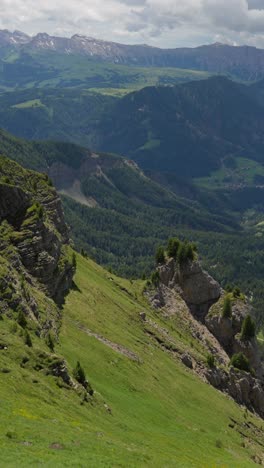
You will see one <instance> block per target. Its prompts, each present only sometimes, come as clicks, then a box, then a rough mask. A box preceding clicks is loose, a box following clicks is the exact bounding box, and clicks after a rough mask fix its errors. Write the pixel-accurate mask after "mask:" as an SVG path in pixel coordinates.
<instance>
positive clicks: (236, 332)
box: [150, 258, 264, 418]
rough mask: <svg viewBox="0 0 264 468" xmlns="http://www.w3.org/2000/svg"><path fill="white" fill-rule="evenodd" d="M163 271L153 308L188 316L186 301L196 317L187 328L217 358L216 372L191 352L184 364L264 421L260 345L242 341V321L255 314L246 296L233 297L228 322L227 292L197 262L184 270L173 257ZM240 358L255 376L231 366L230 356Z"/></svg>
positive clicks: (263, 371) (213, 365)
mask: <svg viewBox="0 0 264 468" xmlns="http://www.w3.org/2000/svg"><path fill="white" fill-rule="evenodd" d="M158 272H159V278H160V283H159V286H158V288H157V289H156V290H155V293H154V294H153V295H152V297H151V298H150V299H151V302H152V305H153V306H154V307H155V308H161V309H162V310H163V313H164V314H166V315H169V316H171V315H172V314H177V313H180V314H183V312H184V310H185V309H184V306H183V304H182V302H183V301H184V303H185V307H186V306H187V307H188V310H189V313H190V314H191V315H192V317H193V319H190V318H188V325H187V326H188V327H191V328H192V330H193V331H192V336H193V337H195V338H196V339H197V340H199V342H200V345H202V346H203V347H204V349H205V352H206V353H207V355H208V351H209V354H210V355H211V356H212V360H211V363H210V366H211V367H210V366H208V365H207V366H206V365H205V363H204V362H202V361H199V360H198V361H197V357H196V356H192V355H191V353H190V354H189V353H186V352H185V353H184V354H182V355H181V356H180V359H181V362H182V363H183V364H184V365H185V366H186V367H188V368H190V369H193V370H194V372H196V373H197V374H198V375H199V376H200V377H202V378H203V379H206V380H207V382H209V383H210V384H211V385H212V386H214V387H215V388H217V389H219V390H221V391H223V392H225V393H227V394H229V395H230V396H231V397H232V398H233V399H234V400H235V401H237V402H238V403H239V404H242V405H245V406H246V407H248V408H249V409H250V410H253V411H256V412H257V413H258V414H259V415H260V416H261V417H263V418H264V366H263V363H262V360H261V353H260V350H259V346H258V343H257V340H256V339H255V338H252V339H250V340H248V341H246V340H243V339H242V338H241V328H242V323H243V320H244V318H245V317H246V315H248V314H249V313H251V306H250V304H249V303H248V302H247V300H246V299H245V298H243V297H237V298H234V297H233V299H232V314H231V317H230V318H225V317H223V314H222V310H223V303H224V297H225V293H224V291H223V290H221V287H220V285H219V284H218V283H217V282H216V281H215V280H214V279H213V278H212V277H211V276H210V275H209V274H208V273H207V272H205V271H203V269H202V267H201V265H200V263H199V262H198V261H190V260H187V261H186V262H185V263H184V264H183V265H179V263H178V262H176V261H175V260H174V259H173V258H170V259H168V260H167V261H166V263H165V264H164V265H159V266H158ZM181 301H182V302H181ZM185 316H186V311H185ZM182 319H183V317H182ZM185 320H186V317H185ZM206 330H207V331H206ZM237 353H243V354H244V356H245V357H246V358H247V359H248V361H249V364H250V368H251V370H252V372H251V373H250V372H245V371H242V370H238V369H235V368H233V367H232V366H230V359H231V357H232V356H233V355H234V354H237Z"/></svg>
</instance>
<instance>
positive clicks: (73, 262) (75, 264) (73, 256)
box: [71, 252, 77, 270]
mask: <svg viewBox="0 0 264 468" xmlns="http://www.w3.org/2000/svg"><path fill="white" fill-rule="evenodd" d="M71 263H72V266H73V268H74V270H76V266H77V259H76V253H75V252H73V254H72V262H71Z"/></svg>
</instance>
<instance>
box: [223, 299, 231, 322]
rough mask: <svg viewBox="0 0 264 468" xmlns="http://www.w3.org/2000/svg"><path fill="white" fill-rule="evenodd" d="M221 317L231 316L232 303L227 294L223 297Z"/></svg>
mask: <svg viewBox="0 0 264 468" xmlns="http://www.w3.org/2000/svg"><path fill="white" fill-rule="evenodd" d="M222 317H224V318H231V317H232V303H231V299H230V297H229V296H226V297H225V300H224V305H223V311H222Z"/></svg>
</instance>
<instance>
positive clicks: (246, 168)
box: [195, 158, 264, 190]
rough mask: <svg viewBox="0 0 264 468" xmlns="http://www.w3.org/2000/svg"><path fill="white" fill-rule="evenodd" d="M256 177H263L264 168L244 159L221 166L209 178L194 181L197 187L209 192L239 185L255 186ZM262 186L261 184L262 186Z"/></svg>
mask: <svg viewBox="0 0 264 468" xmlns="http://www.w3.org/2000/svg"><path fill="white" fill-rule="evenodd" d="M256 176H260V177H263V180H264V166H263V165H262V164H260V163H258V162H256V161H253V160H251V159H246V158H236V159H235V160H232V162H231V166H230V167H228V165H227V164H222V167H221V168H220V169H218V170H217V171H213V172H212V173H211V175H210V177H201V178H197V179H195V182H196V184H197V185H198V186H199V187H203V188H206V189H209V190H212V189H213V190H214V189H219V188H226V187H230V186H231V187H236V186H237V187H239V186H240V185H247V186H256V185H257V184H256V180H255V178H256ZM262 185H263V184H262Z"/></svg>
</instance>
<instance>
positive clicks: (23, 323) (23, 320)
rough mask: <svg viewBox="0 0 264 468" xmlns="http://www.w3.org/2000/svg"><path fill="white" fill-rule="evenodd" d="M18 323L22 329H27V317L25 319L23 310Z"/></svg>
mask: <svg viewBox="0 0 264 468" xmlns="http://www.w3.org/2000/svg"><path fill="white" fill-rule="evenodd" d="M17 323H18V325H20V326H21V327H22V328H26V326H27V320H26V317H25V315H24V313H23V312H22V310H21V309H19V311H18V316H17Z"/></svg>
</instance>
